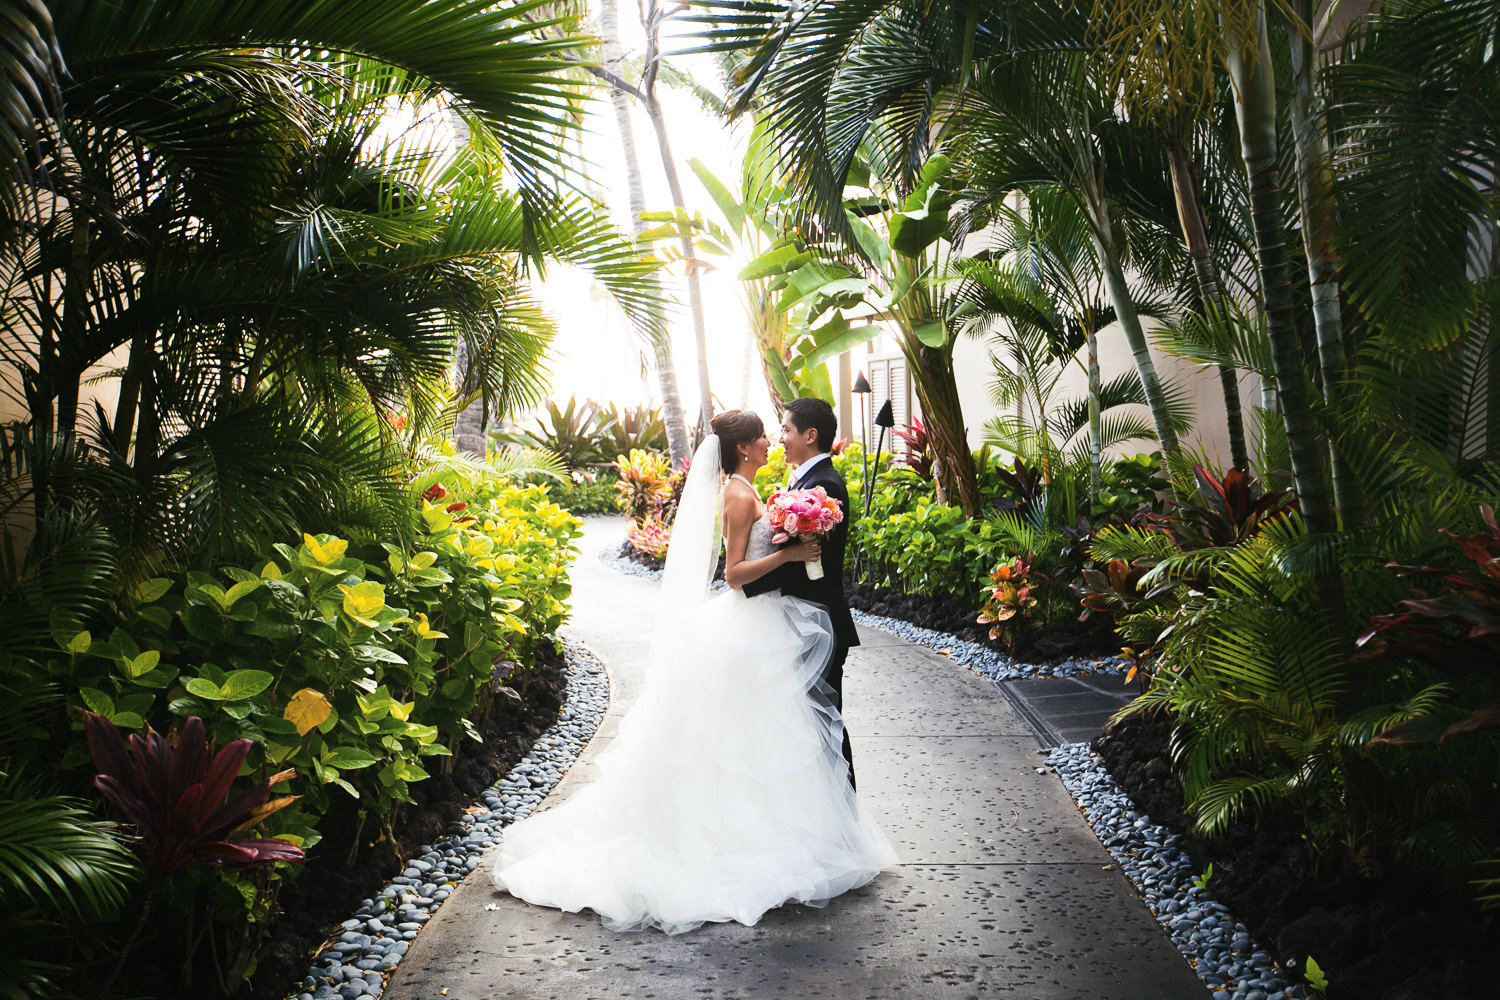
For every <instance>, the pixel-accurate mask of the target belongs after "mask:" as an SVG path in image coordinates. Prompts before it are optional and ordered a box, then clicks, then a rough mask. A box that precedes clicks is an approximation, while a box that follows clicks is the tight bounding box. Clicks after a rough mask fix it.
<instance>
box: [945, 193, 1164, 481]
mask: <svg viewBox="0 0 1500 1000" xmlns="http://www.w3.org/2000/svg"><path fill="white" fill-rule="evenodd" d="M994 218H995V224H994V225H992V226H990V227H988V228H987V229H986V230H985V234H986V237H987V239H986V246H985V247H984V248H983V249H981V250H978V251H976V252H975V253H973V254H972V256H969V257H966V258H964V259H961V260H959V261H958V262H957V264H956V267H955V270H956V277H957V278H958V279H960V280H961V281H962V282H963V283H962V284H961V285H960V287H959V288H958V290H957V291H955V292H954V293H953V296H954V298H955V299H958V300H960V301H963V302H967V303H972V304H973V306H974V307H975V308H976V309H977V312H975V313H974V314H973V315H972V320H974V321H977V320H979V319H983V320H985V321H986V322H987V323H989V322H993V321H996V320H998V321H1001V322H1004V323H1005V324H1007V325H1008V326H1009V327H1010V329H1011V331H1013V332H1014V334H1015V336H1016V337H1017V338H1020V340H1023V341H1026V343H1023V344H1020V346H1019V347H1017V348H1016V349H1015V350H1012V349H1011V346H1014V345H1010V346H1006V349H1005V354H1006V356H1008V357H1010V358H1011V360H1013V361H1015V362H1017V363H1018V364H1021V363H1024V364H1026V365H1031V366H1035V365H1050V364H1051V363H1052V362H1054V361H1056V362H1058V363H1059V367H1058V369H1057V372H1056V377H1058V378H1060V377H1061V373H1062V371H1063V370H1064V369H1065V368H1066V365H1067V364H1070V363H1074V362H1076V361H1078V354H1079V352H1080V351H1082V352H1083V354H1084V357H1083V360H1082V361H1081V364H1082V365H1083V367H1084V371H1085V373H1086V375H1087V379H1088V389H1087V393H1086V396H1085V405H1084V411H1085V416H1086V418H1087V419H1086V420H1085V421H1084V423H1083V428H1084V429H1085V430H1086V431H1087V437H1086V438H1085V439H1084V443H1085V444H1086V445H1087V464H1088V468H1089V496H1090V497H1091V498H1092V497H1094V496H1096V495H1097V494H1098V492H1099V489H1100V478H1101V467H1102V463H1103V454H1104V450H1105V449H1106V448H1108V447H1111V446H1112V445H1114V444H1117V443H1119V442H1120V441H1122V440H1125V439H1126V438H1125V437H1121V436H1120V430H1121V428H1123V427H1124V426H1125V425H1124V424H1121V423H1120V421H1119V420H1116V421H1115V424H1116V427H1115V431H1114V432H1113V433H1110V434H1108V435H1106V434H1105V432H1104V428H1103V424H1102V420H1103V411H1104V410H1108V409H1109V408H1110V407H1112V406H1118V405H1122V404H1123V403H1125V402H1133V403H1140V404H1142V405H1145V403H1146V398H1145V395H1144V393H1142V392H1141V389H1140V381H1139V379H1131V378H1127V379H1126V380H1125V383H1128V384H1130V385H1133V386H1134V388H1133V389H1127V388H1124V387H1123V386H1122V384H1121V383H1120V382H1119V380H1116V381H1115V383H1114V388H1113V389H1112V390H1111V392H1110V393H1109V394H1108V398H1105V397H1106V393H1105V389H1104V386H1103V385H1102V384H1101V381H1100V375H1099V351H1098V335H1099V333H1100V331H1102V330H1103V329H1104V328H1105V327H1107V326H1109V325H1110V324H1111V323H1113V322H1114V319H1115V311H1114V307H1113V306H1111V305H1110V304H1109V303H1108V302H1106V301H1103V275H1102V273H1101V270H1100V267H1099V260H1098V257H1097V255H1096V254H1095V250H1094V245H1093V243H1092V241H1091V240H1090V237H1089V232H1088V226H1087V223H1086V222H1085V221H1084V219H1083V218H1082V217H1081V215H1080V213H1079V211H1078V208H1077V205H1076V203H1075V202H1074V201H1073V200H1072V199H1071V198H1070V197H1069V196H1068V195H1067V194H1066V193H1065V192H1062V191H1059V190H1057V189H1055V188H1043V187H1037V188H1032V189H1031V190H1030V191H1029V192H1028V194H1027V198H1026V201H1025V203H1024V204H1023V205H1020V206H1018V207H1012V206H1010V205H1003V206H1002V207H1001V209H1000V210H999V211H998V212H997V213H996V214H995V217H994ZM974 239H976V241H977V238H974ZM1138 284H1139V283H1138ZM1131 294H1132V296H1133V297H1134V298H1135V301H1136V306H1137V309H1138V310H1139V311H1140V312H1141V314H1143V315H1148V316H1153V317H1158V318H1159V317H1162V316H1163V315H1165V313H1166V308H1165V305H1164V304H1163V303H1159V302H1154V301H1150V300H1148V299H1147V298H1146V297H1145V294H1144V293H1143V290H1141V289H1138V288H1132V290H1131ZM972 329H975V330H980V329H982V328H981V327H980V326H979V325H977V323H976V325H975V326H973V327H972ZM989 335H990V336H991V337H995V338H998V339H999V340H1000V341H1001V342H1002V345H1006V344H1008V338H1007V335H1006V333H1005V332H1002V331H1001V330H995V331H993V332H991V333H990V334H989ZM1037 338H1040V341H1041V342H1043V343H1045V345H1046V346H1047V350H1046V351H1040V350H1038V349H1036V348H1034V347H1031V346H1028V345H1029V344H1030V341H1031V340H1035V339H1037ZM1012 376H1013V378H1014V379H1019V380H1021V381H1020V382H1010V381H1005V382H1004V384H1006V385H1010V386H1012V390H1013V391H1008V392H1007V393H1006V394H1005V402H1004V403H1003V405H1009V402H1013V401H1015V400H1017V399H1020V398H1022V397H1023V396H1024V397H1029V398H1030V399H1031V401H1032V402H1034V403H1040V402H1043V401H1046V400H1050V399H1051V398H1052V393H1051V392H1050V391H1048V392H1036V391H1034V389H1035V388H1036V386H1037V385H1039V384H1041V383H1039V382H1038V379H1042V378H1043V376H1042V375H1041V374H1038V373H1036V372H1032V373H1026V372H1022V371H1019V370H1018V371H1016V372H1014V373H1012ZM1055 381H1056V379H1055V378H1054V379H1053V382H1054V383H1055ZM1132 393H1133V395H1132ZM1136 397H1139V398H1136ZM997 401H998V397H997ZM1168 405H1169V406H1170V407H1171V408H1172V411H1173V420H1174V423H1175V425H1176V426H1177V427H1178V428H1179V429H1182V430H1186V428H1187V426H1188V423H1189V421H1188V419H1187V418H1186V415H1185V414H1184V413H1183V412H1182V406H1181V403H1180V401H1179V400H1177V399H1175V398H1172V397H1171V396H1170V394H1169V399H1168ZM1036 419H1038V420H1040V421H1044V422H1045V421H1046V420H1047V419H1049V417H1048V415H1047V410H1046V409H1044V408H1042V409H1037V410H1036ZM1130 427H1131V430H1132V433H1131V434H1129V435H1127V437H1130V436H1134V437H1154V433H1155V432H1154V430H1152V429H1151V428H1149V427H1147V428H1141V427H1136V426H1135V425H1134V424H1131V425H1130ZM1043 433H1045V431H1043ZM1071 434H1072V432H1071V431H1070V432H1069V434H1068V435H1065V436H1064V438H1065V439H1066V438H1067V437H1071ZM1106 438H1108V440H1106ZM991 440H995V441H997V443H1002V444H1003V442H999V440H998V439H997V438H995V437H994V436H993V435H992V437H991ZM1016 440H1021V438H1016Z"/></svg>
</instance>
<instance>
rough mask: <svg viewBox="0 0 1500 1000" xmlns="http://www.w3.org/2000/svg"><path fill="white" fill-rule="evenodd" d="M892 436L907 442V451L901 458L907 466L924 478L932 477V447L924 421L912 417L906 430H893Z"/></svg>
mask: <svg viewBox="0 0 1500 1000" xmlns="http://www.w3.org/2000/svg"><path fill="white" fill-rule="evenodd" d="M891 437H893V438H896V439H897V440H900V441H902V442H904V443H905V445H906V452H905V454H903V455H902V456H901V458H900V461H901V462H903V463H905V464H906V466H907V468H909V469H911V470H912V471H913V472H915V473H916V474H917V475H919V476H921V477H922V478H923V479H931V478H932V447H931V445H930V444H929V442H928V439H927V428H926V427H924V426H923V425H922V421H920V420H918V419H916V418H915V417H913V418H912V422H911V423H910V424H908V425H907V428H906V430H904V431H898V430H895V429H894V428H893V429H892V430H891Z"/></svg>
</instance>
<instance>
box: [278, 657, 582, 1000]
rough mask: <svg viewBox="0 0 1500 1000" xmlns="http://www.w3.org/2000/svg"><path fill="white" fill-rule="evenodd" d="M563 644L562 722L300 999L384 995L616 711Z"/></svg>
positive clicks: (356, 930) (345, 944)
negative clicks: (506, 833)
mask: <svg viewBox="0 0 1500 1000" xmlns="http://www.w3.org/2000/svg"><path fill="white" fill-rule="evenodd" d="M563 646H564V656H565V658H566V660H567V678H568V683H567V690H566V692H565V694H564V701H563V706H562V708H561V709H560V710H559V711H558V715H557V722H555V723H554V724H553V725H552V726H551V727H550V728H548V729H547V731H546V732H544V733H542V735H541V736H539V737H537V740H536V742H535V743H534V744H532V747H531V752H530V753H529V754H527V755H526V757H524V758H523V759H522V760H521V761H520V763H518V764H516V766H515V767H513V768H511V770H510V773H509V774H507V775H506V776H505V777H504V778H502V779H500V780H499V781H498V782H496V783H495V784H494V785H492V786H491V787H490V788H488V789H487V790H486V791H485V792H484V794H483V795H482V796H481V798H480V801H479V802H476V803H475V804H474V806H473V807H472V808H471V809H470V811H468V812H467V813H466V814H465V816H464V818H463V819H461V820H458V821H456V822H454V823H452V824H450V825H449V832H448V835H447V836H446V837H444V838H443V839H442V840H440V841H438V842H437V843H434V844H431V845H423V847H422V848H421V852H420V853H419V854H418V855H417V856H416V857H415V858H412V859H411V860H409V861H407V863H406V867H405V869H404V870H403V871H402V873H401V874H400V875H397V876H396V877H395V878H393V879H391V881H390V883H389V884H387V885H386V887H385V888H384V889H382V890H381V891H380V893H379V894H378V895H376V896H375V897H374V898H372V899H366V900H364V901H363V902H362V903H361V904H360V908H359V911H358V912H357V913H355V914H354V916H353V917H351V918H350V919H348V920H345V921H344V922H343V923H342V924H341V925H339V927H338V928H337V929H335V930H334V932H333V933H332V935H330V938H331V943H330V944H328V945H327V946H325V947H324V948H323V950H322V951H320V952H319V953H318V955H317V957H316V958H314V959H313V962H312V967H311V968H310V969H308V972H307V975H306V976H305V977H303V979H302V982H301V984H300V986H299V987H298V989H297V990H296V991H294V992H293V993H292V994H290V995H291V996H293V997H295V998H296V1000H359V998H360V997H378V996H380V994H381V993H382V992H383V991H384V990H385V983H386V980H387V979H388V978H389V976H390V974H391V972H392V970H394V969H395V968H396V966H398V965H399V964H401V959H402V957H403V956H405V954H406V950H407V948H409V947H410V946H411V942H412V940H413V939H414V938H416V936H417V933H418V932H419V931H421V929H422V927H423V925H424V924H426V923H427V921H428V920H429V919H431V917H432V915H433V913H435V912H437V909H438V907H440V906H442V905H443V901H444V900H445V899H447V898H448V894H449V893H451V892H452V891H453V888H454V886H456V885H457V884H458V881H459V879H461V878H463V877H464V876H465V875H467V874H468V873H469V872H472V871H473V870H474V869H475V868H477V867H479V863H480V859H481V857H482V856H483V855H484V853H485V852H486V851H488V850H489V849H490V848H491V847H494V846H495V844H496V842H497V838H498V837H499V834H500V831H501V830H503V829H504V828H505V827H506V826H508V825H510V824H511V823H513V822H514V821H516V820H518V819H521V818H522V817H524V816H527V815H530V813H531V812H532V810H534V809H535V808H536V807H537V806H538V805H540V804H541V802H542V800H543V799H544V798H546V797H547V793H548V792H550V791H552V789H553V787H554V786H556V784H557V783H558V781H560V780H561V779H562V776H563V774H565V773H566V772H567V770H568V768H569V767H570V766H572V764H573V762H574V761H575V760H577V759H578V755H579V754H581V753H582V752H583V748H584V747H585V746H586V745H587V744H588V742H589V740H590V739H592V738H593V735H594V732H595V730H597V729H598V728H599V723H600V721H601V720H602V719H603V718H604V713H605V711H606V710H607V709H608V708H609V678H608V676H607V675H606V674H605V671H604V664H603V663H602V662H600V660H599V658H598V657H597V656H595V655H594V654H593V653H591V652H589V650H588V649H586V648H585V647H583V646H582V645H579V644H577V643H573V642H566V641H565V642H564V644H563Z"/></svg>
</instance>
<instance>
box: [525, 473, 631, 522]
mask: <svg viewBox="0 0 1500 1000" xmlns="http://www.w3.org/2000/svg"><path fill="white" fill-rule="evenodd" d="M617 482H619V480H618V479H616V478H615V477H614V476H610V475H599V476H595V477H594V478H592V479H590V478H588V477H584V478H581V479H569V480H568V481H567V482H548V483H544V484H543V485H544V486H546V487H547V498H548V499H549V500H551V501H552V502H553V503H555V504H557V505H558V506H559V507H561V508H562V509H563V510H565V511H567V512H568V513H569V514H575V515H584V514H618V513H619V512H620V508H619V504H618V503H616V500H615V498H616V496H617V495H618V493H617V491H616V489H615V484H616V483H617Z"/></svg>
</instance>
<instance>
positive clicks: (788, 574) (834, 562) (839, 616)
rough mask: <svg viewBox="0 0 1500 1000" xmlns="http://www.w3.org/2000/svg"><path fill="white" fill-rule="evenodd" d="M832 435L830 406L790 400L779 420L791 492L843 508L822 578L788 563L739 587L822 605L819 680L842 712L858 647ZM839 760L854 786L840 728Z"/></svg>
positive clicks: (843, 496) (845, 495)
mask: <svg viewBox="0 0 1500 1000" xmlns="http://www.w3.org/2000/svg"><path fill="white" fill-rule="evenodd" d="M837 432H838V418H837V417H835V416H834V413H833V407H831V406H829V405H828V404H827V403H825V402H823V401H822V400H821V399H794V400H792V401H791V402H790V403H788V404H787V408H786V412H785V413H784V414H783V416H782V418H781V443H782V446H783V447H784V448H785V449H786V462H787V464H788V465H794V466H796V468H797V473H796V476H795V478H794V479H793V481H792V488H793V489H800V490H810V489H812V488H813V487H814V486H821V487H823V489H824V490H825V491H827V493H828V495H829V496H831V497H833V498H834V499H835V500H837V501H838V502H839V506H840V507H841V508H843V511H844V519H843V520H842V521H840V522H839V523H838V525H837V526H835V527H834V529H833V531H831V532H829V534H828V536H827V537H826V538H824V539H823V543H822V544H823V558H822V561H823V577H822V579H820V580H809V579H808V578H807V570H806V568H805V567H806V565H807V564H806V563H800V562H791V563H786V564H784V565H782V566H779V567H777V568H776V569H775V570H773V571H771V572H770V573H767V574H766V575H765V576H763V577H761V578H760V579H758V580H755V581H753V582H751V583H747V584H745V588H744V589H745V596H746V597H754V596H755V595H756V594H763V593H765V592H767V591H770V590H776V589H777V588H780V590H781V592H782V593H783V594H785V595H786V596H788V597H800V598H802V599H803V600H805V601H811V602H812V603H814V604H819V605H822V607H823V608H824V609H826V610H827V612H828V617H829V619H830V620H831V621H832V622H833V658H832V659H831V660H829V661H828V667H827V669H826V670H825V671H824V672H823V680H824V681H826V682H827V684H828V686H829V687H831V688H832V689H833V707H834V708H835V709H837V710H838V712H839V714H840V715H843V712H844V661H845V660H846V659H848V657H849V647H850V646H858V645H859V634H858V633H857V632H855V630H854V619H853V617H851V616H850V614H849V602H848V601H847V600H846V599H845V597H844V546H845V544H846V543H847V542H848V540H849V518H850V516H851V512H850V509H849V488H848V487H847V486H846V485H845V484H844V477H843V476H841V475H839V473H838V470H837V469H835V468H834V467H833V462H832V460H831V459H830V458H829V455H828V449H829V448H831V447H833V439H834V435H835V434H836V433H837ZM844 760H846V761H848V762H849V784H850V786H851V787H852V786H853V785H854V750H853V748H852V747H851V746H850V743H849V728H848V727H847V726H845V727H844Z"/></svg>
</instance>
